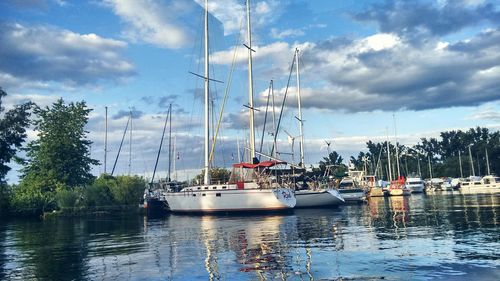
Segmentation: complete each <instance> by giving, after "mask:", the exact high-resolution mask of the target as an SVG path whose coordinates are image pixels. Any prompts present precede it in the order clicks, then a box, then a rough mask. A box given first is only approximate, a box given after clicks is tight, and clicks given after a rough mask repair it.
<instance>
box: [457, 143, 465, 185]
mask: <svg viewBox="0 0 500 281" xmlns="http://www.w3.org/2000/svg"><path fill="white" fill-rule="evenodd" d="M458 164H460V178H462V179H463V178H464V173H463V172H462V156H461V154H460V149H459V150H458Z"/></svg>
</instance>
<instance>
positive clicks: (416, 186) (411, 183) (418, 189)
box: [406, 178, 425, 193]
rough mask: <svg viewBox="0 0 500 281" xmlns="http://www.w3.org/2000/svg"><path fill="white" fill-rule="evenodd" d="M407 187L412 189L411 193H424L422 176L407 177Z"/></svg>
mask: <svg viewBox="0 0 500 281" xmlns="http://www.w3.org/2000/svg"><path fill="white" fill-rule="evenodd" d="M406 187H408V188H409V189H410V191H411V193H422V192H424V188H425V187H424V181H423V180H422V179H421V178H407V179H406Z"/></svg>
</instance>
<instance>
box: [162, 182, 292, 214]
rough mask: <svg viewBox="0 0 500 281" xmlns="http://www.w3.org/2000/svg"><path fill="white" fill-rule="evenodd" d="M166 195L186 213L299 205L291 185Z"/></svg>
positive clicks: (174, 209) (172, 208)
mask: <svg viewBox="0 0 500 281" xmlns="http://www.w3.org/2000/svg"><path fill="white" fill-rule="evenodd" d="M165 198H166V200H167V202H168V205H169V207H170V211H172V212H185V213H186V212H192V213H215V212H245V211H248V212H251V211H279V210H286V209H291V208H293V207H295V205H296V199H295V196H294V194H293V192H292V191H291V190H290V189H288V188H276V189H228V190H196V191H181V192H171V193H166V194H165Z"/></svg>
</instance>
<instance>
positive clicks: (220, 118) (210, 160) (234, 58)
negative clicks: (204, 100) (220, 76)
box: [209, 41, 239, 163]
mask: <svg viewBox="0 0 500 281" xmlns="http://www.w3.org/2000/svg"><path fill="white" fill-rule="evenodd" d="M237 43H238V44H236V45H235V47H234V53H233V61H232V62H231V70H230V71H229V77H228V81H227V84H226V89H225V90H224V99H223V100H222V104H221V110H220V112H219V120H218V121H217V128H216V130H215V136H214V142H213V143H212V147H211V149H210V156H209V162H210V163H211V162H212V159H213V155H214V151H215V144H216V141H217V137H218V135H219V129H220V124H221V122H222V114H223V113H224V107H225V105H226V102H227V98H228V96H229V87H230V86H231V82H232V81H233V72H234V66H235V64H236V58H237V57H238V46H239V41H238V42H237Z"/></svg>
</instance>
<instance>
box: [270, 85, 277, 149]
mask: <svg viewBox="0 0 500 281" xmlns="http://www.w3.org/2000/svg"><path fill="white" fill-rule="evenodd" d="M271 98H272V100H271V102H272V106H273V137H274V134H275V133H276V112H275V110H274V109H275V107H274V82H273V80H271ZM273 139H274V140H273V142H274V143H273V144H274V146H273V147H274V155H271V156H274V157H277V155H276V151H277V150H278V147H276V138H273Z"/></svg>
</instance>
